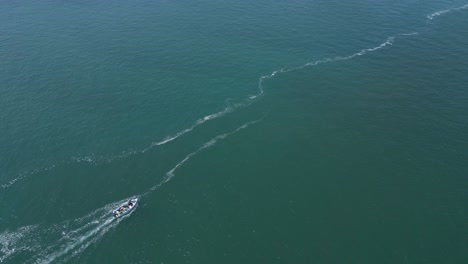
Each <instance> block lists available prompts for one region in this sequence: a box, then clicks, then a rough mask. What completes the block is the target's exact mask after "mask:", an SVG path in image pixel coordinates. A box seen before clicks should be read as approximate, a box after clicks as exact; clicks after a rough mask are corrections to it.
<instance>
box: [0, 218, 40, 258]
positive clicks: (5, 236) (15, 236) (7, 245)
mask: <svg viewBox="0 0 468 264" xmlns="http://www.w3.org/2000/svg"><path fill="white" fill-rule="evenodd" d="M36 228H37V226H33V225H31V226H24V227H21V228H19V229H18V230H16V231H14V232H12V231H8V230H7V231H5V232H3V233H1V234H0V246H1V248H0V253H1V256H0V263H1V262H3V261H4V260H7V259H8V258H10V257H12V256H13V255H15V254H17V253H20V252H22V251H28V250H31V247H30V246H28V245H27V244H28V243H25V241H24V240H26V239H25V238H26V237H28V236H29V234H30V233H31V232H33V231H34V230H35V229H36Z"/></svg>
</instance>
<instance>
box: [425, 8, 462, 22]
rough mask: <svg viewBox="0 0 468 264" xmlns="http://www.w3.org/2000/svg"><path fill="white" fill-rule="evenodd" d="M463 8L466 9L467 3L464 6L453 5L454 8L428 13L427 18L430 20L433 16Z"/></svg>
mask: <svg viewBox="0 0 468 264" xmlns="http://www.w3.org/2000/svg"><path fill="white" fill-rule="evenodd" d="M463 9H468V4H466V5H464V6H459V7H455V8H450V9H446V10H440V11H436V12H434V13H432V14H430V15H427V19H429V20H432V19H434V18H435V17H438V16H442V15H445V14H448V13H452V12H455V11H460V10H463Z"/></svg>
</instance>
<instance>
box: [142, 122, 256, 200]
mask: <svg viewBox="0 0 468 264" xmlns="http://www.w3.org/2000/svg"><path fill="white" fill-rule="evenodd" d="M260 121H261V120H255V121H251V122H247V123H245V124H243V125H242V126H240V127H238V128H237V129H236V130H233V131H231V132H229V133H225V134H221V135H218V136H216V137H214V138H212V139H210V140H209V141H207V142H205V144H203V145H202V146H201V147H200V148H198V149H197V150H195V151H194V152H192V153H190V154H188V155H187V156H186V157H185V158H184V159H183V160H181V161H179V163H177V164H176V165H175V166H174V167H173V168H172V169H171V170H169V171H168V172H167V173H166V177H165V178H164V179H163V180H162V181H161V182H160V183H158V184H157V185H155V186H153V187H151V188H150V190H149V191H147V192H146V193H144V194H142V195H141V196H146V195H148V194H150V193H151V192H152V191H154V190H156V189H158V188H160V187H161V186H162V185H164V184H165V183H167V182H169V181H170V180H171V179H172V178H174V176H175V171H176V170H177V169H178V168H180V167H181V166H183V165H184V164H185V163H186V162H187V161H188V160H190V159H191V158H192V157H193V156H195V155H197V154H198V153H200V152H202V151H203V150H205V149H207V148H210V147H212V146H214V145H216V143H218V141H220V140H223V139H225V138H227V137H229V136H231V135H233V134H235V133H237V132H239V131H240V130H243V129H246V128H248V127H249V126H251V125H253V124H256V123H258V122H260Z"/></svg>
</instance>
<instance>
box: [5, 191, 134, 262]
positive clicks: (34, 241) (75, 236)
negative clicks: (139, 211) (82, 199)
mask: <svg viewBox="0 0 468 264" xmlns="http://www.w3.org/2000/svg"><path fill="white" fill-rule="evenodd" d="M126 200H127V199H124V200H122V201H119V202H115V203H111V204H107V205H105V206H103V207H101V208H99V209H96V210H94V211H93V212H91V213H89V214H88V215H85V216H83V217H81V218H77V219H73V220H68V221H65V222H62V223H59V224H55V225H52V226H50V227H45V226H43V225H32V226H25V227H21V228H18V229H17V230H15V231H9V230H7V231H5V232H3V233H1V234H0V245H1V249H0V252H1V254H2V255H0V262H5V261H7V260H9V261H10V260H11V261H13V262H14V261H15V260H16V259H26V260H25V261H22V262H23V263H37V264H47V263H52V262H57V263H63V262H66V261H67V260H69V259H71V258H73V257H75V256H77V255H79V254H80V253H81V252H83V251H84V250H85V249H86V248H87V247H89V246H90V245H91V244H94V243H96V242H97V241H98V240H99V239H100V238H102V237H103V236H104V235H105V234H106V233H107V232H109V231H110V230H111V229H113V228H115V227H116V226H117V225H118V224H119V223H120V222H121V221H123V220H124V219H125V218H127V217H129V216H130V215H131V214H132V213H133V212H134V211H135V210H132V212H129V213H128V214H127V215H125V216H122V217H121V218H118V219H116V218H114V217H113V216H112V210H113V209H115V208H116V207H117V206H118V205H119V204H121V203H122V202H124V201H126Z"/></svg>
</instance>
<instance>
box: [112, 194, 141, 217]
mask: <svg viewBox="0 0 468 264" xmlns="http://www.w3.org/2000/svg"><path fill="white" fill-rule="evenodd" d="M137 202H138V198H133V199H130V200H128V201H127V202H125V203H123V204H121V205H120V206H119V207H118V208H117V209H115V210H114V211H112V215H113V216H114V217H115V218H119V217H122V216H124V215H126V214H128V213H130V212H131V211H132V210H133V209H134V208H135V207H136V204H137Z"/></svg>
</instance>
